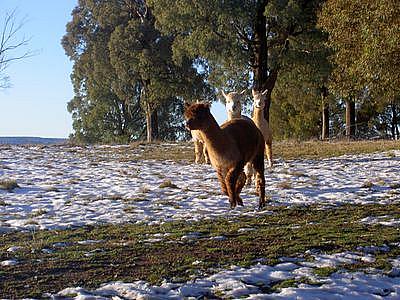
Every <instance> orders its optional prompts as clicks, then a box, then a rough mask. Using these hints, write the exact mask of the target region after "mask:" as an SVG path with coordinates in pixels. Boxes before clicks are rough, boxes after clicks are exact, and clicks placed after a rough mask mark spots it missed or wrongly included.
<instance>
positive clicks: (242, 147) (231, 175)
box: [185, 103, 265, 208]
mask: <svg viewBox="0 0 400 300" xmlns="http://www.w3.org/2000/svg"><path fill="white" fill-rule="evenodd" d="M185 119H186V126H187V127H188V129H190V130H198V131H200V133H201V136H202V138H203V140H204V142H205V143H206V145H207V151H208V155H209V158H210V161H211V165H212V166H213V167H214V168H215V169H216V171H217V174H218V179H219V182H220V184H221V188H222V191H223V192H224V193H225V194H226V195H227V196H228V197H229V202H230V206H231V208H234V207H236V205H243V201H242V199H241V198H240V196H239V194H240V192H241V191H242V188H243V186H244V184H245V181H246V176H245V174H244V172H243V167H244V165H245V164H246V163H247V162H251V163H252V164H253V166H254V169H255V170H256V172H257V181H258V182H259V184H258V185H259V187H260V188H259V207H260V208H262V207H263V206H264V205H265V177H264V150H265V145H264V144H265V143H264V138H263V136H262V133H261V131H260V130H259V129H258V128H257V127H256V126H255V125H254V123H253V122H250V121H247V120H244V119H233V120H231V121H228V122H226V123H224V124H223V125H222V126H221V127H219V125H218V123H217V121H216V120H215V119H214V117H213V116H212V114H211V112H210V106H209V105H208V104H204V103H196V104H192V105H190V106H187V107H186V108H185Z"/></svg>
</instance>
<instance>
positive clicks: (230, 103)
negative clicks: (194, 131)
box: [222, 90, 255, 186]
mask: <svg viewBox="0 0 400 300" xmlns="http://www.w3.org/2000/svg"><path fill="white" fill-rule="evenodd" d="M245 92H246V90H243V91H241V92H240V93H237V92H230V93H228V94H225V93H224V91H222V95H223V96H224V98H225V107H226V113H227V115H228V121H230V120H232V119H235V118H244V119H247V120H251V119H250V118H248V117H247V116H242V95H243V94H244V93H245ZM251 121H252V120H251ZM244 173H245V174H246V185H247V186H250V185H251V182H252V181H253V177H254V176H255V172H254V168H253V166H252V164H251V163H247V164H246V165H245V166H244Z"/></svg>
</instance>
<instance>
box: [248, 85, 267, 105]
mask: <svg viewBox="0 0 400 300" xmlns="http://www.w3.org/2000/svg"><path fill="white" fill-rule="evenodd" d="M251 93H252V94H253V106H254V108H257V109H264V106H265V99H266V95H267V93H268V89H266V90H265V91H263V92H259V91H256V90H255V89H252V90H251Z"/></svg>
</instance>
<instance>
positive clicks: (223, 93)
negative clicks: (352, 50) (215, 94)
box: [221, 90, 228, 99]
mask: <svg viewBox="0 0 400 300" xmlns="http://www.w3.org/2000/svg"><path fill="white" fill-rule="evenodd" d="M221 92H222V95H223V96H224V98H225V99H226V98H228V96H227V95H226V94H225V92H224V90H221Z"/></svg>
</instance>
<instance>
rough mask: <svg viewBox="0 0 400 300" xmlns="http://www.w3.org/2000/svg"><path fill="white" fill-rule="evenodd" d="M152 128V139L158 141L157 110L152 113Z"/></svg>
mask: <svg viewBox="0 0 400 300" xmlns="http://www.w3.org/2000/svg"><path fill="white" fill-rule="evenodd" d="M151 128H152V140H153V141H156V140H158V139H159V131H158V114H157V110H155V111H153V112H152V114H151Z"/></svg>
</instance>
